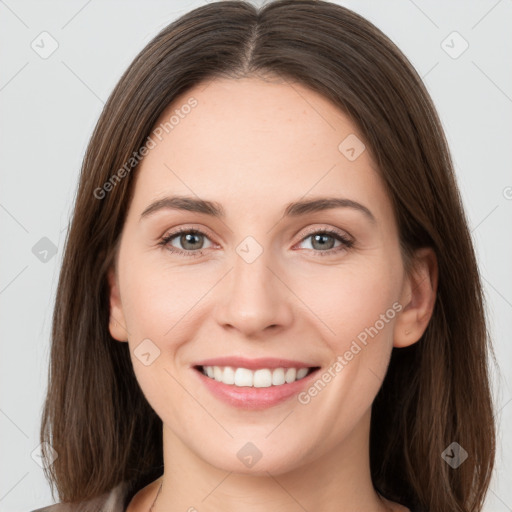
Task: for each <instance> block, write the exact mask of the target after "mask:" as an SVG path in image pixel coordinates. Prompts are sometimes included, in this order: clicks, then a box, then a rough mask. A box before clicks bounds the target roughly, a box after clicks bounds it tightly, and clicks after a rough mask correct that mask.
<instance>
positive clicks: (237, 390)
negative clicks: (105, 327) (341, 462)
mask: <svg viewBox="0 0 512 512" xmlns="http://www.w3.org/2000/svg"><path fill="white" fill-rule="evenodd" d="M206 85H207V86H206ZM191 98H194V99H195V101H196V102H197V103H196V104H195V106H194V108H182V107H183V105H185V104H187V102H188V101H189V100H190V99H191ZM189 104H190V103H189ZM176 109H178V111H179V112H180V113H181V115H180V116H178V117H179V122H174V123H173V126H172V129H169V128H168V129H167V132H168V133H166V131H165V130H161V129H160V130H159V131H157V132H154V133H158V134H159V135H158V136H152V139H153V142H154V143H155V144H151V146H152V149H151V150H150V151H149V152H148V154H147V155H146V156H145V158H144V160H143V161H142V164H141V165H140V166H139V168H138V170H137V179H136V182H135V189H134V195H133V198H132V201H131V203H130V206H129V211H128V215H127V218H126V222H125V225H124V228H123V231H122V236H121V241H120V246H119V251H118V254H117V258H116V262H115V269H114V270H115V273H114V272H112V273H111V274H110V284H111V320H112V321H111V324H110V332H111V334H112V336H113V337H114V338H116V339H118V340H119V341H127V342H128V343H129V348H130V354H131V358H132V362H133V367H134V370H135V374H136V377H137V379H138V382H139V384H140V387H141V389H142V391H143V392H144V394H145V396H146V398H147V400H148V402H149V403H150V405H151V406H152V408H153V409H154V410H155V412H156V413H157V414H158V415H159V417H160V418H161V419H162V421H163V423H164V443H165V442H166V441H165V439H167V442H168V443H171V442H172V443H174V444H175V445H180V446H182V447H185V449H186V450H187V451H188V452H189V453H193V454H194V456H197V457H198V458H199V459H200V460H202V461H205V462H207V463H209V464H212V465H213V466H215V467H217V468H222V469H223V470H226V471H237V472H253V473H263V472H265V471H271V472H272V473H273V474H279V473H281V472H284V471H290V470H292V469H294V468H298V467H300V466H301V465H304V464H307V463H311V462H313V461H314V460H315V459H318V458H319V457H322V456H325V455H327V454H329V453H332V452H333V450H335V449H337V447H340V446H343V445H345V447H346V448H347V449H349V446H348V442H349V440H350V439H351V438H352V439H353V436H354V435H355V433H356V432H357V427H358V426H361V425H362V424H363V423H364V424H366V425H367V423H365V422H367V421H368V418H369V413H370V411H371V404H372V402H373V400H374V398H375V395H376V394H377V392H378V390H379V388H380V386H381V383H382V380H383V378H384V376H385V373H386V368H387V364H388V362H389V358H390V353H391V349H392V347H393V345H394V344H395V345H397V343H399V342H398V341H397V340H399V339H400V340H403V339H402V338H401V336H402V334H398V331H399V330H400V332H401V331H402V330H403V329H402V328H403V327H404V325H405V323H404V322H405V319H406V318H407V314H408V311H410V310H411V308H412V305H413V304H412V302H411V301H410V298H411V283H410V281H409V279H408V277H407V276H406V275H405V273H404V265H403V260H402V256H401V253H400V249H399V237H398V231H397V225H396V221H395V217H394V214H393V210H392V206H391V202H390V199H389V197H388V196H387V193H386V190H385V187H384V183H383V181H382V180H381V178H380V177H379V174H378V172H377V170H376V168H375V165H374V163H373V162H372V160H371V157H370V154H369V151H368V150H365V149H364V146H363V145H362V144H363V142H362V136H361V135H360V133H359V131H358V129H357V127H356V126H355V125H354V124H353V123H352V122H351V121H350V120H349V119H348V118H347V117H346V116H345V115H344V114H343V113H342V112H341V111H340V110H338V109H337V108H336V107H335V106H334V105H332V104H331V103H330V102H329V101H328V100H326V99H325V98H323V97H322V96H320V95H318V94H316V93H315V92H312V91H310V90H309V89H307V88H305V87H303V86H300V85H298V84H293V85H292V84H289V83H288V84H287V83H279V82H267V81H262V80H260V79H256V78H244V79H238V80H235V79H218V80H215V81H212V82H210V83H208V84H204V83H203V84H201V85H199V86H197V87H195V88H194V89H191V90H189V91H187V92H186V93H185V94H183V95H182V96H181V97H179V98H177V99H176V101H175V102H174V103H173V104H172V106H171V107H169V108H168V109H167V111H166V112H165V113H164V115H163V116H162V118H161V121H162V122H165V121H168V120H169V118H170V117H171V115H173V113H174V111H175V110H176ZM184 112H187V113H186V114H184ZM168 126H169V125H168ZM347 137H348V139H347ZM160 139H161V140H160ZM343 141H345V142H343ZM340 144H341V146H340ZM351 148H352V149H351ZM176 196H186V197H187V198H189V199H190V200H191V201H189V202H185V201H181V202H177V201H174V202H173V203H172V204H171V203H170V202H169V201H168V202H167V206H166V202H165V201H162V200H165V199H166V198H171V197H176ZM325 198H331V199H336V200H338V199H341V200H342V201H339V202H338V203H336V204H335V203H332V204H331V207H330V208H319V205H320V206H321V203H318V202H317V203H313V204H312V206H310V207H302V208H301V207H299V206H295V207H293V208H289V205H290V204H292V203H297V202H310V201H315V200H318V199H325ZM194 201H196V202H197V201H209V202H211V203H213V205H214V206H215V207H216V208H217V210H218V211H217V214H216V215H213V214H212V209H210V210H208V209H207V208H206V209H205V208H204V207H203V208H202V209H201V208H199V209H198V208H197V204H196V206H193V202H194ZM315 204H316V208H315ZM152 205H153V206H152ZM180 205H181V206H184V205H186V207H187V208H186V209H183V208H180ZM203 206H204V205H203ZM324 207H325V203H324ZM196 210H198V211H196ZM220 212H222V214H221V213H220ZM178 230H179V231H178ZM409 302H411V303H410V304H409V305H408V306H407V304H408V303H409ZM413 337H414V334H413ZM418 337H419V336H418ZM413 341H414V340H413V339H412V338H411V339H410V342H411V343H412V342H413ZM401 343H402V344H407V342H406V341H402V342H401ZM225 357H233V358H236V357H238V358H245V359H248V360H250V361H249V362H248V363H247V365H246V366H243V363H244V361H240V360H238V361H236V360H234V361H228V362H227V363H231V364H221V363H225V362H223V361H220V362H219V364H218V365H217V366H218V367H219V369H217V370H215V369H213V370H212V371H213V372H214V373H215V375H216V376H217V377H219V375H220V374H221V373H222V378H224V379H227V381H226V382H229V379H230V376H232V378H234V379H238V380H236V382H238V384H240V383H241V384H242V385H240V386H238V385H236V384H228V383H223V382H217V381H216V380H215V378H213V379H211V378H210V377H207V376H205V375H204V374H203V373H202V372H201V370H200V369H198V368H197V365H201V364H202V363H204V362H205V361H206V362H208V361H207V360H210V359H214V358H225ZM259 358H270V361H261V362H259V361H254V360H256V359H259ZM276 360H285V361H276ZM251 362H252V363H254V365H255V368H257V369H260V370H263V371H261V372H259V373H258V372H255V373H253V372H247V371H244V370H240V371H239V370H237V368H238V367H246V368H249V367H250V363H251ZM203 366H208V365H204V364H203ZM210 366H215V365H210ZM224 366H232V367H233V370H232V372H231V373H230V370H229V369H228V370H224V369H223V368H224ZM287 366H289V367H294V368H300V367H304V368H316V370H315V371H314V372H313V373H309V374H308V375H306V377H303V378H302V379H300V380H298V381H296V382H295V383H292V382H291V381H292V380H293V374H294V372H293V370H287V369H286V367H287ZM276 367H277V368H279V367H281V368H284V370H277V371H276ZM205 371H207V369H206V370H205ZM308 371H309V372H311V370H308ZM302 373H304V372H302ZM233 374H234V375H233ZM283 376H284V377H283ZM287 376H288V380H290V382H287V381H286V378H287ZM246 378H247V379H249V381H251V379H252V384H253V385H252V386H251V385H250V384H249V381H245V380H244V379H246ZM269 378H270V379H271V381H270V383H272V382H275V385H274V384H272V385H271V386H268V384H269V380H268V379H269ZM272 378H274V380H273V381H272ZM283 378H284V380H285V383H284V384H280V383H282V381H283ZM295 378H297V374H296V375H295ZM256 383H257V386H256V387H254V384H256ZM315 383H316V384H315ZM260 385H261V386H262V387H260ZM290 390H291V391H290ZM292 413H293V414H292ZM366 434H367V431H366ZM171 440H172V441H171ZM249 442H250V443H252V444H251V445H248V444H247V443H249ZM241 449H242V451H240V450H241ZM244 450H245V451H244ZM258 453H260V454H261V460H260V461H259V462H258V463H257V465H256V466H255V468H254V469H251V467H250V464H249V463H245V462H244V460H246V459H244V457H246V456H247V455H252V456H254V455H256V456H258V455H257V454H258ZM242 459H244V460H242ZM247 460H248V459H247Z"/></svg>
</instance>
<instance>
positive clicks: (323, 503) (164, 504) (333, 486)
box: [144, 412, 392, 512]
mask: <svg viewBox="0 0 512 512" xmlns="http://www.w3.org/2000/svg"><path fill="white" fill-rule="evenodd" d="M363 420H364V421H362V422H361V423H360V424H358V425H357V426H356V428H354V429H353V431H352V432H351V433H350V434H349V435H347V436H346V437H345V439H344V441H343V443H341V444H339V445H337V446H333V447H330V449H329V450H327V451H326V452H325V453H323V454H320V455H319V456H318V457H315V454H314V453H312V454H303V457H302V458H303V464H301V465H299V466H298V467H297V466H295V467H294V468H293V469H291V470H288V471H285V470H283V469H282V467H285V466H286V460H284V461H283V463H282V467H278V466H276V465H275V464H274V466H273V467H272V468H265V467H264V465H263V464H261V465H260V469H259V470H258V471H256V468H257V466H258V465H259V464H256V465H254V469H251V470H249V471H246V472H243V473H241V472H239V471H238V472H237V471H234V470H232V469H231V468H229V467H227V468H226V469H220V468H219V465H220V464H217V463H216V464H215V465H214V464H211V463H209V462H207V461H205V460H204V459H202V458H200V457H198V456H197V454H196V453H195V452H193V451H191V450H190V449H189V448H188V447H187V446H186V445H185V444H184V443H182V442H181V440H180V439H179V438H178V437H177V436H175V435H174V433H173V432H172V431H171V430H170V429H169V428H168V427H166V426H165V425H164V429H163V436H164V437H163V441H164V443H163V444H164V468H165V470H164V474H163V476H162V477H161V479H160V481H161V484H162V486H161V489H160V485H156V486H154V487H153V491H154V492H152V493H151V495H152V497H153V499H152V500H151V503H154V505H153V509H152V512H164V511H165V512H174V511H176V512H177V511H188V512H197V511H200V512H215V511H218V510H222V511H223V512H235V511H236V512H264V511H265V512H266V511H267V510H269V509H274V510H279V511H280V512H281V511H282V512H292V511H293V512H296V511H297V510H298V507H300V508H302V509H303V510H321V511H322V512H353V510H365V511H368V512H388V511H389V510H392V508H391V507H390V502H387V501H384V500H382V499H381V498H380V496H379V495H378V493H377V492H376V491H375V489H374V488H373V485H372V482H371V474H370V468H369V449H368V443H369V420H370V413H369V412H368V414H367V415H365V416H364V417H363ZM233 444H234V445H235V446H238V445H241V444H242V445H243V444H244V443H240V442H237V443H233ZM239 448H240V446H238V449H239ZM275 449H276V450H277V449H278V447H276V448H275ZM227 451H228V452H229V451H230V448H229V447H227ZM236 451H237V450H235V453H236ZM263 460H264V457H262V458H261V460H260V461H259V462H263ZM221 464H222V461H221ZM239 467H240V466H239ZM155 498H157V499H156V500H155ZM149 508H150V507H147V508H146V510H144V512H149Z"/></svg>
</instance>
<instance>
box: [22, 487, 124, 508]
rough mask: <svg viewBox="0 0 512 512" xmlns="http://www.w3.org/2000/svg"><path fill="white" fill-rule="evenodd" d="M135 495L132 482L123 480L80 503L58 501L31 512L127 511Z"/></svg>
mask: <svg viewBox="0 0 512 512" xmlns="http://www.w3.org/2000/svg"><path fill="white" fill-rule="evenodd" d="M132 495H133V489H132V486H131V482H128V481H125V482H121V483H120V484H119V485H117V486H116V487H114V488H113V489H112V490H110V491H108V492H106V493H104V494H102V495H100V496H97V497H96V498H93V499H90V500H87V501H81V502H80V503H56V504H54V505H48V506H47V507H43V508H38V509H35V510H32V511H31V512H125V511H126V508H127V507H128V501H129V500H130V499H131V497H132Z"/></svg>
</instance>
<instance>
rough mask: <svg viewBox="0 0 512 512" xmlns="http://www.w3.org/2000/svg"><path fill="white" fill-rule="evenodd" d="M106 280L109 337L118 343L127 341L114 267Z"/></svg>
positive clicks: (109, 271)
mask: <svg viewBox="0 0 512 512" xmlns="http://www.w3.org/2000/svg"><path fill="white" fill-rule="evenodd" d="M107 278H108V284H109V293H110V319H109V324H108V328H109V331H110V335H111V336H112V338H114V339H116V340H118V341H128V332H127V330H126V322H125V318H124V313H123V306H122V304H121V295H120V293H119V283H118V279H117V275H116V272H115V269H114V267H111V268H110V269H109V270H108V275H107Z"/></svg>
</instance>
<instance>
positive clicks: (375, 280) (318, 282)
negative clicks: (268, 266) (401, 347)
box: [294, 260, 399, 354]
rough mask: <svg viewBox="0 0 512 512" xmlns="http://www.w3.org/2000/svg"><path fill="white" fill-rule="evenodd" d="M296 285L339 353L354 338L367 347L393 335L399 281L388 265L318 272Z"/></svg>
mask: <svg viewBox="0 0 512 512" xmlns="http://www.w3.org/2000/svg"><path fill="white" fill-rule="evenodd" d="M303 275H304V274H303ZM294 286H295V289H296V290H297V295H298V296H299V297H301V299H302V300H303V301H304V303H305V304H306V306H307V309H308V311H309V313H307V316H308V317H309V318H316V323H317V325H318V326H319V329H320V330H321V332H322V333H323V334H324V335H325V336H324V337H325V339H326V340H328V341H329V344H330V345H331V348H332V349H333V350H334V351H336V353H337V354H339V353H343V352H344V351H345V350H347V349H348V346H349V345H350V344H351V342H352V340H354V339H359V340H360V341H361V342H362V343H363V344H364V341H365V340H366V341H369V340H374V339H375V340H377V339H383V338H389V337H390V336H391V333H392V327H393V324H394V318H395V317H396V313H397V311H396V300H397V299H398V297H399V278H398V275H397V272H396V269H395V268H394V267H392V266H391V264H390V263H389V262H386V261H384V260H380V261H376V260H375V261H370V260H366V261H363V262H357V263H354V264H353V265H349V264H347V265H346V266H343V265H340V266H339V267H334V266H333V267H330V268H323V269H318V270H317V271H316V272H315V274H314V275H311V273H310V275H308V278H307V279H305V278H302V279H298V280H296V281H295V285H294ZM393 304H395V308H394V307H393Z"/></svg>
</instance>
